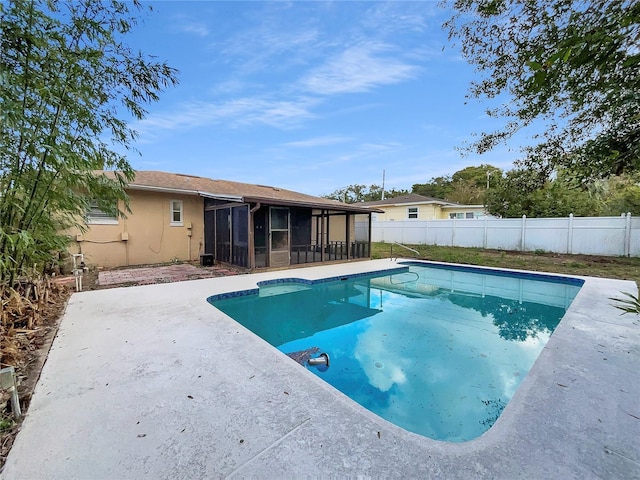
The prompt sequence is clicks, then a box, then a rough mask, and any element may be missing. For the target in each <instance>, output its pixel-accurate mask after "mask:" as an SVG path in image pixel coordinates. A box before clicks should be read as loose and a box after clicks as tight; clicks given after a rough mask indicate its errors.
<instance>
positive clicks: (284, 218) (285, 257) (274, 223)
mask: <svg viewBox="0 0 640 480" xmlns="http://www.w3.org/2000/svg"><path fill="white" fill-rule="evenodd" d="M289 244H290V239H289V209H288V208H282V207H271V208H270V210H269V266H271V267H286V266H288V265H289V251H290V248H289Z"/></svg>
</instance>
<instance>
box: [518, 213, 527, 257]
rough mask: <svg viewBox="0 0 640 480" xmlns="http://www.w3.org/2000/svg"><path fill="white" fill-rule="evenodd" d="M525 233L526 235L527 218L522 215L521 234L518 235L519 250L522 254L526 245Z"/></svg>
mask: <svg viewBox="0 0 640 480" xmlns="http://www.w3.org/2000/svg"><path fill="white" fill-rule="evenodd" d="M526 233H527V216H526V215H522V232H521V234H520V250H521V251H523V252H524V247H525V245H526V238H525V237H526Z"/></svg>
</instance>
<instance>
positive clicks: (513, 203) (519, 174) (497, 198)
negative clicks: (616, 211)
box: [485, 169, 600, 218]
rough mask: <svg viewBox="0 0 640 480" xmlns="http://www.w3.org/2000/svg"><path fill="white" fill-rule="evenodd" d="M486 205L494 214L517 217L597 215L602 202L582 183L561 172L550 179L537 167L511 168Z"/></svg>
mask: <svg viewBox="0 0 640 480" xmlns="http://www.w3.org/2000/svg"><path fill="white" fill-rule="evenodd" d="M485 207H486V209H487V211H488V212H489V213H491V214H492V215H496V216H500V217H504V218H515V217H521V216H522V215H526V216H527V217H566V216H568V215H569V214H574V215H576V216H594V215H598V214H599V212H600V203H599V202H598V201H597V200H596V199H594V198H593V196H592V195H590V194H589V192H588V191H586V190H583V189H582V188H581V187H580V186H579V185H576V184H573V183H572V182H571V181H570V180H568V179H565V178H562V177H561V176H558V178H556V179H555V180H548V179H547V178H545V177H544V176H542V175H541V174H540V172H538V171H536V170H526V169H518V170H511V171H509V172H507V173H506V175H505V176H504V177H499V178H496V179H495V185H494V186H493V187H492V188H491V189H490V190H489V191H488V192H487V195H486V198H485Z"/></svg>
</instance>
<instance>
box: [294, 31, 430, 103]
mask: <svg viewBox="0 0 640 480" xmlns="http://www.w3.org/2000/svg"><path fill="white" fill-rule="evenodd" d="M389 50H390V47H389V46H387V45H384V44H381V43H377V42H369V43H363V44H359V45H356V46H353V47H350V48H347V49H346V50H345V51H343V52H342V53H341V54H339V55H338V56H336V57H334V58H331V59H329V60H328V61H327V62H326V63H325V64H324V65H322V66H320V67H319V68H316V69H315V70H312V71H311V72H310V73H309V74H308V75H306V76H305V77H303V78H302V80H301V82H300V86H301V88H302V89H303V90H305V91H308V92H310V93H314V94H317V95H335V94H340V93H359V92H367V91H370V90H372V89H374V88H375V87H377V86H380V85H390V84H394V83H399V82H402V81H405V80H409V79H411V78H414V77H415V76H416V75H417V73H418V72H419V71H420V67H418V66H415V65H410V64H408V63H404V62H403V61H402V60H400V59H399V58H396V57H392V56H390V55H384V54H383V53H384V52H386V51H389Z"/></svg>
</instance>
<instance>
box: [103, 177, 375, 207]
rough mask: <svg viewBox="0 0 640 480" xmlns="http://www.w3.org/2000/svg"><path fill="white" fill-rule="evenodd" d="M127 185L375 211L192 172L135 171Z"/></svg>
mask: <svg viewBox="0 0 640 480" xmlns="http://www.w3.org/2000/svg"><path fill="white" fill-rule="evenodd" d="M102 173H103V174H104V175H106V176H108V177H111V178H113V177H114V173H113V172H110V171H103V172H102ZM128 188H129V189H131V190H151V191H164V192H168V193H170V192H173V193H181V194H184V195H199V196H202V197H209V198H219V199H223V200H224V199H226V200H230V201H238V202H248V203H258V202H261V203H267V204H269V205H285V206H305V207H311V208H324V209H330V210H342V211H349V212H357V213H369V212H372V211H374V212H375V211H378V210H377V209H375V208H374V209H371V208H368V207H366V206H361V205H360V204H358V205H353V204H348V203H341V202H338V201H336V200H330V199H327V198H322V197H315V196H313V195H306V194H304V193H299V192H294V191H292V190H286V189H284V188H278V187H272V186H269V185H254V184H250V183H242V182H232V181H229V180H214V179H211V178H205V177H198V176H195V175H185V174H182V173H168V172H159V171H151V170H138V171H136V176H135V179H134V180H133V181H131V182H129V186H128Z"/></svg>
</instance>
